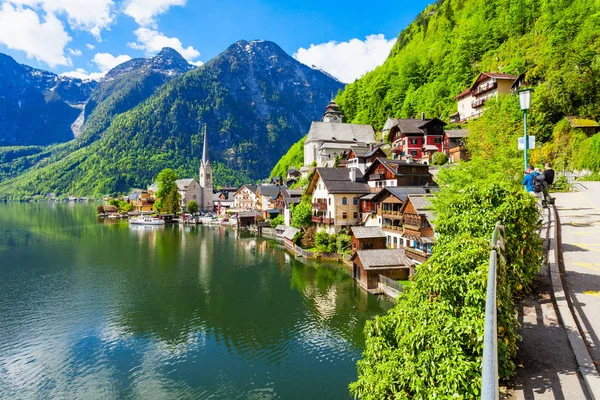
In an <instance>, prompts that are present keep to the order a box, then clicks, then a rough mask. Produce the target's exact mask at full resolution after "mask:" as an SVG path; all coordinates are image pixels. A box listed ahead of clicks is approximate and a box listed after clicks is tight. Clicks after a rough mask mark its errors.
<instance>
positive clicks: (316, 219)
mask: <svg viewBox="0 0 600 400" xmlns="http://www.w3.org/2000/svg"><path fill="white" fill-rule="evenodd" d="M312 222H314V223H316V224H325V225H333V222H334V219H333V218H327V217H319V216H313V217H312Z"/></svg>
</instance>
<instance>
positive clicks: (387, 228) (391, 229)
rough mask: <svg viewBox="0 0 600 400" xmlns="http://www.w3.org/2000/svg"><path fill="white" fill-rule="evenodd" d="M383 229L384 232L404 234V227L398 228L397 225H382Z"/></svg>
mask: <svg viewBox="0 0 600 400" xmlns="http://www.w3.org/2000/svg"><path fill="white" fill-rule="evenodd" d="M381 227H382V228H383V230H384V231H389V232H396V233H402V231H403V230H404V229H403V228H402V226H397V225H382V226H381Z"/></svg>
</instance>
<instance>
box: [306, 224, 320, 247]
mask: <svg viewBox="0 0 600 400" xmlns="http://www.w3.org/2000/svg"><path fill="white" fill-rule="evenodd" d="M316 233H317V228H316V227H315V226H309V227H308V228H306V230H305V231H304V236H303V237H302V247H304V248H305V249H307V248H310V247H313V246H314V245H315V235H316Z"/></svg>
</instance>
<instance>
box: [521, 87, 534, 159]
mask: <svg viewBox="0 0 600 400" xmlns="http://www.w3.org/2000/svg"><path fill="white" fill-rule="evenodd" d="M531 92H532V90H531V89H523V90H519V102H520V103H521V110H523V131H524V133H523V142H524V143H523V147H524V149H525V151H524V152H523V161H524V167H523V170H524V171H527V165H528V161H527V149H528V148H529V136H527V111H528V110H529V107H530V106H531Z"/></svg>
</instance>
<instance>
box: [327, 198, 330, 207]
mask: <svg viewBox="0 0 600 400" xmlns="http://www.w3.org/2000/svg"><path fill="white" fill-rule="evenodd" d="M327 201H328V203H329V205H331V197H330V198H329V199H327Z"/></svg>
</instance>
